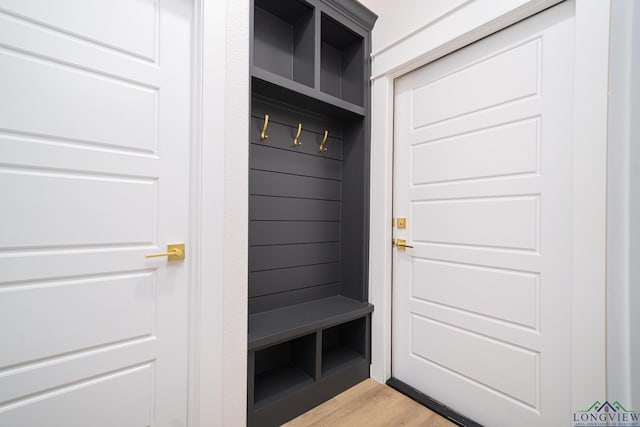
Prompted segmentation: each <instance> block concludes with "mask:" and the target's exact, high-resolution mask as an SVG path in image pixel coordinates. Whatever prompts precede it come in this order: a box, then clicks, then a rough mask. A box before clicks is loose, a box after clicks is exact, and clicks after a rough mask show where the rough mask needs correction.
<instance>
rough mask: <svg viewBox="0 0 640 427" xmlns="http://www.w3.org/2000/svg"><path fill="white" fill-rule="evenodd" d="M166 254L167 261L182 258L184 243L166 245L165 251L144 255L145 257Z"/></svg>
mask: <svg viewBox="0 0 640 427" xmlns="http://www.w3.org/2000/svg"><path fill="white" fill-rule="evenodd" d="M161 256H166V257H167V258H168V259H169V261H177V260H181V259H184V243H178V244H175V245H167V252H161V253H157V254H148V255H145V256H144V257H145V258H156V257H161Z"/></svg>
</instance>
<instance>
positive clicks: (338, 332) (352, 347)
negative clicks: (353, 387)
mask: <svg viewBox="0 0 640 427" xmlns="http://www.w3.org/2000/svg"><path fill="white" fill-rule="evenodd" d="M365 322H366V319H365V318H364V317H362V318H359V319H355V320H352V321H350V322H347V323H342V324H339V325H336V326H333V327H331V328H328V329H325V330H323V331H322V375H323V376H326V375H329V374H331V373H332V372H333V371H335V370H338V369H342V368H345V367H348V366H349V365H350V364H351V363H353V362H355V361H361V360H363V359H365V357H366V356H365V355H366V348H365V345H366V341H365V340H364V337H365V335H366V323H365Z"/></svg>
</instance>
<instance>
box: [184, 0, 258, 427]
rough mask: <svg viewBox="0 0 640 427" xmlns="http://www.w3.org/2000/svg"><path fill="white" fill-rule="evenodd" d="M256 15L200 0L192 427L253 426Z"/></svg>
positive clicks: (229, 1) (231, 0) (234, 0)
mask: <svg viewBox="0 0 640 427" xmlns="http://www.w3.org/2000/svg"><path fill="white" fill-rule="evenodd" d="M248 18H249V1H248V0H243V1H238V0H226V1H220V0H194V32H193V34H194V38H193V40H194V46H193V48H194V50H193V52H194V54H193V64H194V74H193V76H194V82H193V89H192V90H193V99H194V102H193V134H192V135H193V137H192V144H193V145H192V148H193V149H192V159H191V160H192V161H191V167H192V192H191V196H192V197H191V209H192V212H191V221H192V228H191V232H190V234H191V236H190V237H191V241H192V242H193V248H192V250H191V252H192V257H191V262H192V266H191V283H192V289H191V296H190V309H191V310H190V312H191V319H190V334H189V350H190V360H189V362H190V368H189V426H191V427H199V426H203V427H204V426H222V425H237V426H241V425H245V424H246V395H247V393H246V384H247V381H246V375H247V362H246V358H247V351H246V349H247V333H246V330H247V326H246V325H247V283H246V282H247V262H246V260H247V251H248V249H247V245H246V242H247V232H248V231H247V223H248V198H247V197H246V194H248V186H247V185H248V175H249V174H248V144H247V141H248V138H249V122H248V120H249V101H248V100H249V79H248V69H249V62H248V61H249V19H248Z"/></svg>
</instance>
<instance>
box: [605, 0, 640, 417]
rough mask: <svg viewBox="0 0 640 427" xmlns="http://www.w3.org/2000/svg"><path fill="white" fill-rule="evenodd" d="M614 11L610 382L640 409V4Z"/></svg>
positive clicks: (629, 2)
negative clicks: (639, 145) (639, 143)
mask: <svg viewBox="0 0 640 427" xmlns="http://www.w3.org/2000/svg"><path fill="white" fill-rule="evenodd" d="M611 12H612V13H611V24H612V25H611V42H610V43H611V50H610V77H609V85H610V99H609V150H608V151H609V159H608V162H609V166H608V168H609V174H608V176H609V182H608V212H607V215H608V230H607V232H608V238H607V246H608V260H607V264H608V265H607V267H608V272H607V309H608V324H607V347H608V348H607V353H608V372H607V375H608V381H607V385H608V395H609V398H610V399H617V400H619V401H620V402H621V403H623V404H626V405H627V407H628V408H633V409H636V408H640V364H639V363H638V361H639V360H640V313H639V311H638V307H640V282H639V281H640V264H639V263H638V260H639V259H640V258H639V257H640V224H639V223H638V218H640V148H639V147H638V139H639V138H640V122H639V121H638V120H637V118H638V117H639V116H638V115H639V114H640V4H639V3H638V2H637V1H635V0H616V1H615V2H613V3H612V11H611ZM633 141H635V142H633Z"/></svg>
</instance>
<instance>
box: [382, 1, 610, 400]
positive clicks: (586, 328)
mask: <svg viewBox="0 0 640 427" xmlns="http://www.w3.org/2000/svg"><path fill="white" fill-rule="evenodd" d="M610 1H611V0H578V1H577V2H576V35H575V37H576V38H575V43H576V44H575V70H576V71H575V83H574V87H573V90H574V117H573V119H574V126H573V129H574V141H576V142H578V143H574V144H573V160H574V169H573V184H574V193H573V206H572V207H573V213H572V215H573V218H572V221H573V271H574V276H573V277H574V284H573V295H572V307H573V312H572V319H573V320H572V336H573V340H572V343H571V344H572V373H571V378H572V407H573V408H572V409H575V410H577V409H580V408H582V407H585V405H588V404H589V403H590V402H593V401H595V400H596V399H603V398H606V341H605V339H606V337H605V327H606V321H605V320H606V307H605V304H606V299H605V294H606V268H605V267H606V207H607V205H606V184H607V92H608V67H609V15H610ZM558 2H559V1H558V0H508V1H503V2H500V5H501V6H502V9H498V8H497V7H496V4H495V2H494V1H493V0H476V1H475V2H472V3H470V4H468V5H467V6H465V7H464V8H462V9H460V10H458V11H457V12H456V13H454V14H451V15H448V16H446V17H444V18H442V19H440V20H438V21H436V22H435V23H433V24H431V25H427V26H426V27H423V28H421V29H419V30H418V31H416V32H414V33H412V34H410V35H409V36H407V37H405V38H403V39H401V40H399V41H398V42H397V43H395V44H393V45H391V46H389V47H387V48H384V49H383V50H381V51H379V52H374V54H373V55H372V57H373V77H372V80H373V84H372V96H373V102H372V123H373V129H372V143H371V147H372V148H371V189H372V191H371V194H370V196H371V217H370V221H371V222H370V224H371V228H370V242H371V243H370V245H371V246H370V248H371V249H370V268H369V278H370V279H369V296H370V300H371V302H372V303H373V304H374V305H375V307H376V309H375V312H374V314H373V318H372V337H371V342H372V364H371V376H372V378H374V379H375V380H377V381H379V382H384V381H386V380H387V379H389V378H390V377H391V277H392V276H391V273H392V252H391V249H392V248H391V238H392V235H391V231H392V230H391V227H390V224H391V221H392V196H393V193H392V189H393V185H392V184H393V182H392V178H393V116H394V111H393V109H394V96H395V93H394V81H395V79H396V78H398V77H400V76H402V75H404V74H406V73H409V72H411V71H413V70H415V69H417V68H419V67H421V66H423V65H425V64H427V63H429V62H432V61H434V60H436V59H438V58H440V57H442V56H444V55H446V54H448V53H451V52H453V51H455V50H457V49H460V48H462V47H464V46H466V45H468V44H470V43H472V42H474V41H477V40H479V39H480V38H482V37H485V36H487V35H489V34H491V33H493V32H495V31H498V30H500V29H502V28H505V27H507V26H509V25H512V24H514V23H516V22H518V21H520V20H522V19H524V18H527V17H529V16H531V15H533V14H535V13H537V12H539V11H541V10H543V9H545V8H547V7H549V6H551V5H553V4H556V3H558ZM374 190H375V191H374Z"/></svg>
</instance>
